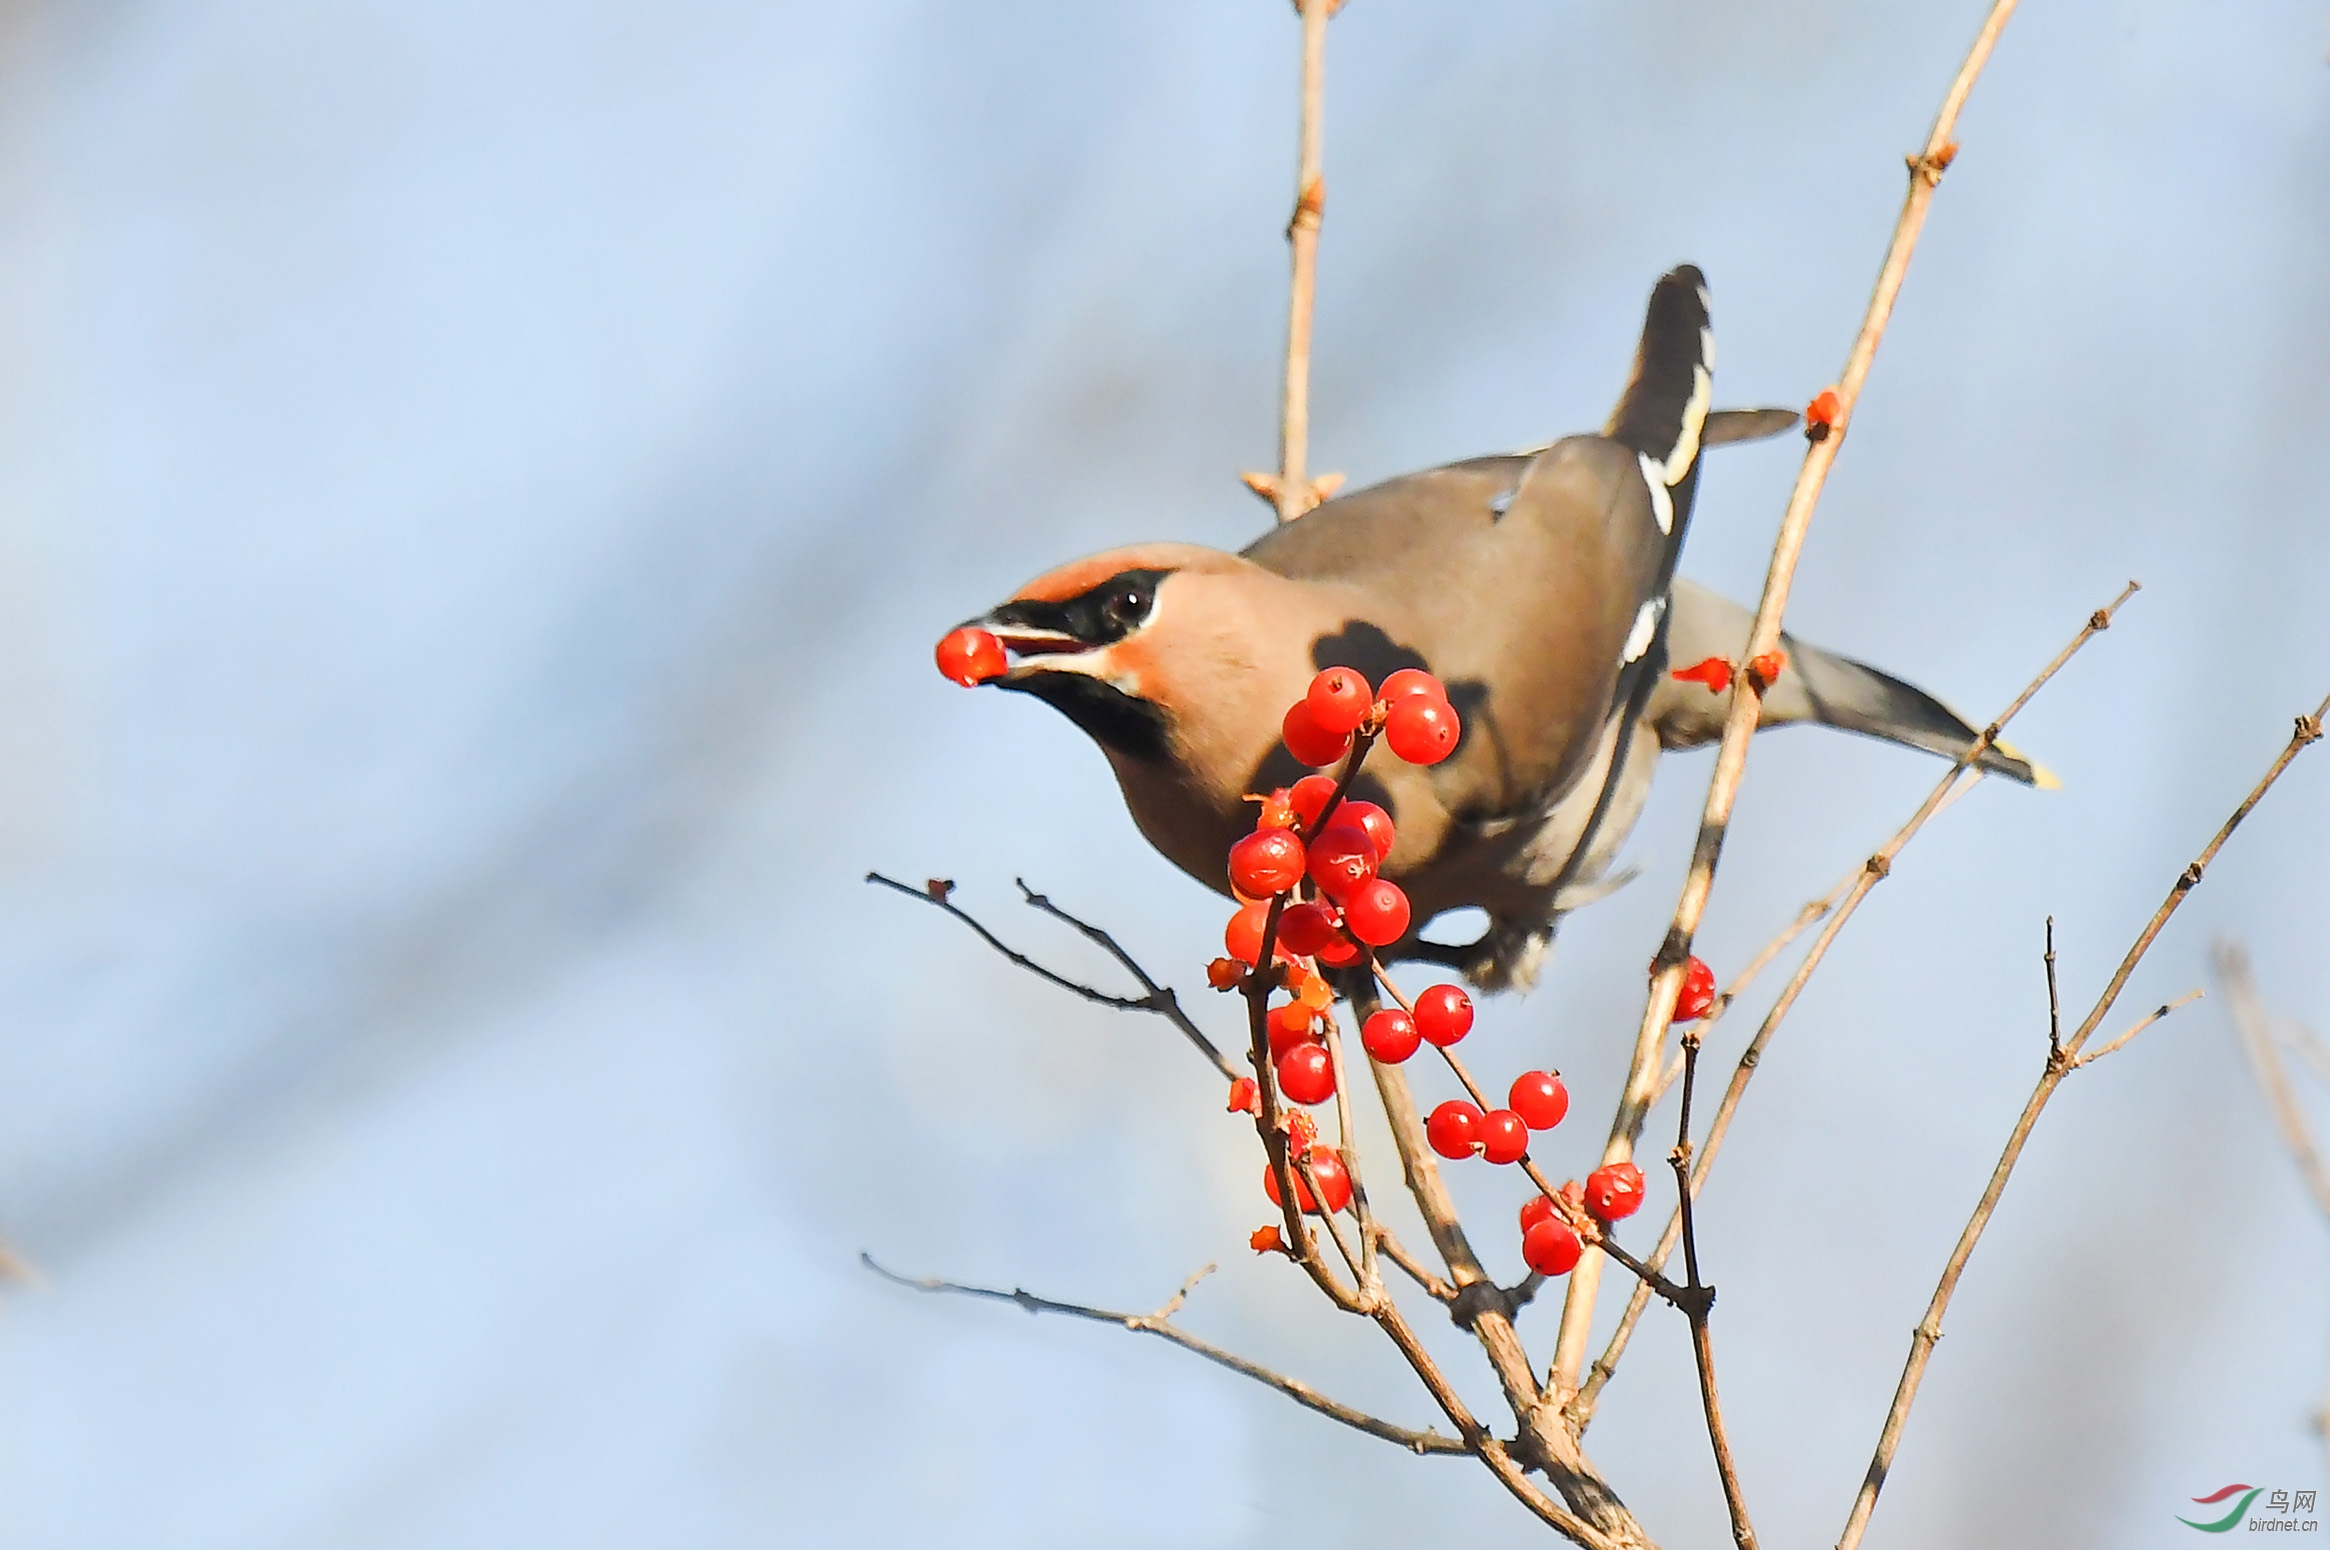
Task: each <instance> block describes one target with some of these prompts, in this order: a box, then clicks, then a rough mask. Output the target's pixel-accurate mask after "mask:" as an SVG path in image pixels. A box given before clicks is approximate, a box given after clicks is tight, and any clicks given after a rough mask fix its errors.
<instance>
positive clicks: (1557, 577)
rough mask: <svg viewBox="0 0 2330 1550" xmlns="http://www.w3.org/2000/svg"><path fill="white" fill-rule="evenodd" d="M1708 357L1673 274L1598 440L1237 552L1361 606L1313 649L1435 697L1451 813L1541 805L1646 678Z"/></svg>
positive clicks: (1428, 485) (1413, 490) (1685, 284)
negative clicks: (1419, 676) (1450, 724)
mask: <svg viewBox="0 0 2330 1550" xmlns="http://www.w3.org/2000/svg"><path fill="white" fill-rule="evenodd" d="M1713 356H1714V341H1713V336H1712V334H1711V333H1710V331H1709V329H1708V326H1707V296H1706V290H1705V286H1704V282H1703V281H1702V279H1701V277H1700V274H1699V271H1698V270H1696V269H1694V268H1691V267H1689V266H1687V265H1686V266H1684V267H1682V268H1679V269H1677V270H1675V271H1674V272H1673V273H1671V274H1669V275H1667V276H1665V277H1664V278H1662V279H1661V280H1660V281H1659V282H1658V284H1657V285H1656V286H1655V287H1654V288H1653V290H1652V292H1651V299H1650V305H1649V308H1648V311H1647V314H1646V316H1645V319H1644V323H1643V332H1642V342H1641V345H1640V347H1639V349H1638V350H1637V352H1636V356H1635V363H1634V370H1633V374H1632V376H1631V378H1630V380H1629V382H1628V384H1627V387H1626V391H1625V392H1624V393H1623V394H1622V395H1621V396H1620V398H1619V401H1618V407H1617V409H1616V411H1615V412H1614V413H1613V414H1612V416H1611V419H1610V424H1609V426H1608V427H1607V429H1606V431H1605V433H1604V434H1602V435H1599V436H1572V437H1569V438H1567V439H1565V440H1563V441H1558V442H1555V443H1554V444H1553V445H1551V446H1549V447H1547V448H1545V449H1544V450H1543V451H1542V452H1539V453H1537V454H1535V455H1534V456H1532V457H1530V458H1528V459H1526V460H1525V461H1524V460H1520V459H1513V458H1477V459H1474V460H1472V461H1470V462H1466V463H1455V464H1450V465H1449V466H1447V467H1445V468H1439V469H1433V470H1431V471H1429V472H1426V473H1421V474H1411V475H1408V476H1406V477H1404V478H1400V479H1394V480H1391V481H1389V482H1387V483H1385V484H1381V485H1377V486H1374V487H1373V488H1371V489H1367V490H1362V491H1359V492H1357V493H1355V494H1352V495H1348V496H1344V497H1342V498H1341V499H1339V500H1333V501H1329V502H1327V503H1326V504H1325V505H1323V506H1320V507H1319V508H1317V509H1316V510H1314V511H1312V512H1310V513H1308V514H1307V515H1305V516H1303V517H1301V518H1299V519H1297V520H1296V521H1294V522H1291V523H1287V524H1285V525H1284V526H1282V527H1280V528H1278V529H1276V530H1275V531H1273V532H1271V533H1269V534H1266V535H1265V536H1264V537H1263V538H1262V539H1260V540H1259V541H1258V542H1256V543H1255V544H1254V545H1253V546H1252V547H1250V548H1249V549H1247V550H1246V558H1248V559H1250V560H1252V561H1254V562H1255V563H1256V564H1258V565H1261V566H1262V567H1264V568H1265V569H1268V570H1271V571H1274V572H1276V573H1278V574H1279V575H1282V576H1286V577H1288V578H1290V579H1293V580H1297V581H1310V582H1332V583H1339V584H1342V585H1344V586H1347V587H1348V588H1350V589H1351V591H1352V593H1353V594H1354V595H1356V596H1358V597H1360V598H1362V599H1364V600H1365V609H1366V612H1367V614H1368V617H1367V618H1366V619H1364V620H1358V621H1354V627H1353V628H1351V629H1348V630H1347V631H1346V632H1345V637H1344V638H1341V639H1338V640H1336V641H1334V642H1333V643H1332V649H1334V650H1335V652H1336V654H1337V660H1339V661H1343V662H1347V663H1348V664H1349V665H1350V666H1353V667H1356V668H1359V669H1360V670H1361V671H1364V672H1367V673H1369V674H1370V676H1372V677H1377V678H1379V679H1380V677H1381V675H1382V674H1383V673H1384V672H1388V671H1390V670H1391V669H1392V668H1395V667H1400V666H1409V665H1421V666H1424V667H1427V668H1429V669H1430V670H1431V671H1432V672H1434V673H1435V674H1437V675H1438V676H1439V677H1440V679H1441V680H1442V681H1443V682H1444V683H1446V684H1447V685H1448V686H1449V691H1450V697H1451V698H1452V699H1453V700H1454V701H1455V703H1456V706H1457V709H1458V710H1459V712H1460V713H1462V714H1463V716H1464V719H1465V721H1466V724H1467V727H1468V729H1469V730H1468V735H1467V739H1466V746H1465V747H1464V748H1463V749H1461V750H1460V752H1459V754H1458V756H1457V757H1456V758H1454V759H1451V760H1450V761H1448V763H1446V764H1444V765H1442V766H1440V767H1439V768H1438V769H1437V770H1435V772H1434V775H1433V784H1434V787H1435V789H1436V791H1437V792H1438V793H1439V795H1440V797H1441V799H1442V801H1443V803H1444V805H1445V806H1446V807H1447V808H1448V810H1449V811H1450V812H1451V813H1455V814H1458V815H1461V816H1464V817H1467V818H1472V819H1491V818H1502V817H1513V816H1519V815H1522V814H1525V813H1528V812H1532V811H1537V810H1541V809H1542V808H1543V806H1544V805H1545V804H1547V803H1549V802H1551V801H1552V800H1554V799H1555V798H1557V797H1558V796H1560V795H1561V793H1562V792H1563V791H1564V790H1565V789H1566V788H1567V786H1568V784H1569V783H1570V782H1571V781H1572V780H1574V779H1575V777H1576V776H1577V774H1578V772H1579V770H1580V769H1581V768H1582V767H1583V765H1584V764H1585V763H1587V762H1588V761H1589V760H1590V758H1591V756H1592V753H1593V750H1594V748H1595V746H1596V744H1597V742H1598V740H1599V737H1600V734H1601V730H1602V728H1603V726H1604V725H1605V724H1606V723H1607V721H1608V720H1609V718H1610V716H1611V714H1612V713H1613V711H1614V710H1615V709H1617V708H1619V707H1621V706H1623V705H1625V704H1626V703H1628V701H1629V699H1630V697H1631V696H1632V694H1633V692H1634V691H1635V690H1636V689H1637V688H1638V687H1639V686H1640V684H1641V683H1642V681H1643V675H1644V674H1646V673H1649V672H1655V671H1656V662H1657V658H1658V652H1657V650H1656V649H1655V648H1656V645H1657V643H1658V640H1659V637H1660V627H1661V621H1662V616H1663V614H1664V611H1665V607H1666V601H1665V599H1666V591H1667V587H1668V584H1669V582H1670V580H1671V579H1672V577H1673V574H1674V567H1675V561H1676V558H1677V557H1678V556H1679V554H1680V553H1681V550H1682V543H1683V537H1684V532H1685V529H1686V526H1687V524H1688V522H1689V518H1690V510H1691V497H1692V494H1693V492H1694V490H1695V489H1696V487H1697V480H1698V449H1699V439H1700V432H1701V429H1702V428H1703V426H1704V424H1705V421H1706V416H1707V408H1708V397H1709V394H1710V391H1711V379H1710V370H1711V368H1712V366H1713ZM1516 468H1517V470H1518V477H1517V478H1516V477H1515V474H1516ZM1508 491H1509V492H1510V495H1509V498H1507V494H1506V492H1508Z"/></svg>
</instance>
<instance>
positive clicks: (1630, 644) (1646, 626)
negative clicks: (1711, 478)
mask: <svg viewBox="0 0 2330 1550" xmlns="http://www.w3.org/2000/svg"><path fill="white" fill-rule="evenodd" d="M1651 488H1653V489H1657V488H1658V487H1657V486H1656V485H1653V486H1652V487H1651ZM1666 611H1667V600H1666V599H1665V598H1663V597H1654V598H1652V599H1651V600H1650V601H1649V602H1647V603H1645V604H1643V605H1642V606H1641V607H1640V608H1638V609H1636V610H1635V613H1634V628H1633V629H1632V630H1630V631H1628V632H1627V636H1626V655H1625V658H1624V660H1625V661H1628V662H1633V661H1638V660H1640V658H1641V656H1642V654H1643V653H1644V652H1646V651H1648V650H1650V642H1651V637H1652V636H1654V635H1656V634H1658V629H1659V616H1660V615H1662V614H1664V613H1665V612H1666Z"/></svg>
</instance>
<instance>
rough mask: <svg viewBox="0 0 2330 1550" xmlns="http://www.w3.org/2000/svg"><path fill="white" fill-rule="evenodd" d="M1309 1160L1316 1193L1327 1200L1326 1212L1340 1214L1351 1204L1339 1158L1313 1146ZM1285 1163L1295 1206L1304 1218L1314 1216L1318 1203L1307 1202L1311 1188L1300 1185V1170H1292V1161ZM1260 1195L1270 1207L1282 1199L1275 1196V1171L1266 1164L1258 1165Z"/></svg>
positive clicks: (1326, 1148)
mask: <svg viewBox="0 0 2330 1550" xmlns="http://www.w3.org/2000/svg"><path fill="white" fill-rule="evenodd" d="M1310 1156H1311V1175H1312V1176H1313V1177H1314V1178H1316V1179H1317V1180H1318V1181H1319V1193H1321V1194H1323V1195H1325V1196H1326V1197H1327V1209H1328V1210H1330V1211H1340V1210H1342V1209H1343V1208H1344V1207H1345V1206H1347V1205H1349V1204H1351V1175H1350V1173H1349V1172H1348V1171H1347V1170H1346V1169H1345V1168H1344V1166H1343V1159H1342V1157H1341V1156H1340V1155H1339V1154H1338V1153H1337V1152H1336V1151H1335V1149H1334V1148H1333V1147H1331V1146H1314V1147H1312V1148H1311V1153H1310ZM1286 1161H1287V1167H1288V1170H1289V1171H1290V1172H1292V1173H1293V1174H1294V1202H1295V1204H1296V1205H1298V1206H1300V1207H1302V1208H1303V1211H1304V1212H1305V1213H1306V1214H1309V1215H1315V1214H1317V1212H1318V1209H1319V1203H1318V1202H1317V1201H1316V1200H1314V1199H1312V1198H1311V1187H1310V1186H1309V1185H1308V1184H1305V1183H1304V1182H1303V1174H1302V1169H1300V1168H1298V1167H1295V1166H1294V1159H1293V1158H1292V1157H1289V1158H1287V1160H1286ZM1262 1193H1264V1194H1265V1195H1268V1196H1269V1197H1270V1203H1271V1204H1272V1205H1277V1204H1278V1203H1279V1202H1280V1201H1281V1200H1283V1199H1285V1198H1286V1197H1284V1196H1283V1195H1281V1194H1279V1192H1278V1170H1277V1169H1276V1168H1273V1167H1271V1166H1270V1164H1268V1163H1264V1164H1263V1165H1262Z"/></svg>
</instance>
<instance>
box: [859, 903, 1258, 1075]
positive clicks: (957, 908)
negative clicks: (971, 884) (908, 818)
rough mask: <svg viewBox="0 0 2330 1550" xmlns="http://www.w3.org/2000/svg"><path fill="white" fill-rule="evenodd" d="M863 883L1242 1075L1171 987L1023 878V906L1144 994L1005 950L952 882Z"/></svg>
mask: <svg viewBox="0 0 2330 1550" xmlns="http://www.w3.org/2000/svg"><path fill="white" fill-rule="evenodd" d="M866 881H867V882H869V883H875V884H879V885H880V886H881V887H884V888H888V889H890V890H891V891H892V892H894V893H902V894H904V895H906V897H908V898H909V899H920V900H921V901H922V902H923V903H925V904H928V905H931V906H933V907H934V908H937V909H942V910H944V911H946V912H947V913H948V914H949V915H952V916H954V917H955V919H957V920H959V921H961V922H962V923H963V924H964V925H966V926H969V927H970V928H971V929H972V930H973V931H975V932H977V933H978V935H979V940H981V941H982V942H985V943H986V944H987V945H988V946H989V947H992V948H994V949H995V950H996V951H997V952H999V953H1001V954H1002V955H1003V956H1004V957H1005V958H1007V959H1009V960H1010V961H1011V962H1013V963H1014V964H1017V965H1018V966H1019V967H1020V968H1023V969H1025V970H1027V971H1028V973H1030V974H1033V975H1034V976H1035V977H1036V978H1038V979H1040V980H1042V981H1044V982H1045V983H1046V984H1049V985H1057V986H1058V987H1059V988H1060V989H1062V990H1065V991H1068V992H1070V993H1072V994H1074V995H1079V996H1082V997H1083V998H1084V999H1085V1000H1087V1001H1089V1002H1091V1003H1093V1005H1095V1006H1105V1007H1110V1008H1112V1009H1114V1010H1116V1011H1119V1012H1150V1013H1154V1014H1155V1015H1156V1016H1159V1017H1162V1018H1164V1019H1165V1020H1166V1021H1167V1022H1169V1023H1171V1024H1172V1025H1173V1026H1174V1027H1176V1028H1178V1029H1180V1030H1181V1032H1182V1036H1183V1037H1185V1038H1187V1039H1188V1040H1189V1042H1190V1043H1191V1044H1193V1045H1195V1046H1197V1050H1198V1052H1199V1053H1200V1054H1202V1055H1204V1056H1205V1058H1206V1059H1208V1060H1210V1061H1212V1062H1213V1064H1214V1069H1215V1070H1217V1071H1219V1072H1221V1074H1222V1076H1223V1077H1224V1078H1225V1079H1227V1080H1229V1081H1236V1080H1237V1079H1238V1077H1239V1076H1241V1075H1243V1073H1242V1072H1240V1071H1239V1070H1238V1068H1237V1067H1236V1066H1233V1065H1231V1064H1230V1062H1229V1059H1228V1057H1226V1056H1224V1055H1223V1054H1222V1052H1221V1051H1220V1050H1219V1049H1217V1048H1215V1047H1214V1041H1213V1040H1211V1039H1209V1038H1207V1037H1206V1036H1205V1034H1204V1033H1203V1032H1202V1031H1201V1030H1200V1029H1199V1028H1198V1026H1197V1024H1195V1023H1193V1022H1191V1021H1190V1020H1189V1014H1188V1013H1187V1012H1184V1011H1183V1010H1181V1002H1180V999H1179V998H1178V997H1176V996H1175V995H1174V994H1173V990H1172V987H1171V986H1168V985H1160V984H1158V983H1157V982H1156V981H1155V980H1153V979H1151V978H1149V974H1148V971H1147V970H1145V969H1143V968H1142V967H1141V966H1140V965H1139V964H1138V963H1135V962H1134V961H1133V957H1132V955H1131V954H1130V953H1127V952H1126V951H1125V950H1124V949H1123V948H1122V947H1119V946H1118V945H1117V942H1116V938H1114V937H1112V936H1110V935H1109V934H1108V933H1107V932H1106V931H1103V930H1101V929H1100V927H1098V926H1095V925H1093V924H1091V923H1090V922H1088V921H1083V920H1079V919H1077V918H1076V917H1075V916H1074V915H1071V914H1069V913H1068V912H1067V911H1066V910H1064V909H1062V908H1060V907H1059V906H1058V905H1057V904H1054V903H1053V902H1052V901H1051V900H1049V899H1047V898H1045V897H1044V896H1043V895H1042V894H1040V893H1036V892H1033V891H1032V890H1030V889H1029V887H1028V885H1027V883H1026V882H1025V881H1024V880H1021V879H1014V881H1017V882H1019V891H1020V892H1021V893H1022V894H1025V895H1026V896H1027V902H1028V903H1029V904H1031V905H1033V906H1034V907H1035V908H1037V909H1039V910H1042V911H1043V912H1044V913H1045V914H1047V915H1050V916H1052V917H1053V918H1054V919H1056V920H1064V921H1066V922H1067V923H1068V924H1069V925H1071V926H1074V927H1075V928H1076V929H1077V930H1079V931H1081V932H1083V933H1084V934H1085V935H1086V936H1087V937H1090V938H1091V939H1092V940H1093V941H1095V942H1098V943H1099V944H1100V945H1101V946H1102V947H1105V948H1107V949H1108V951H1109V953H1110V955H1111V956H1113V957H1114V958H1115V959H1116V961H1117V962H1119V963H1121V964H1123V965H1124V966H1125V967H1126V968H1127V969H1130V970H1131V971H1132V974H1133V977H1134V978H1135V979H1137V980H1139V981H1140V982H1141V989H1142V991H1143V992H1144V993H1143V994H1141V995H1138V996H1118V995H1112V994H1110V993H1109V992H1108V991H1105V990H1099V989H1096V988H1094V987H1093V986H1090V985H1087V984H1085V983H1083V982H1082V981H1081V980H1072V979H1070V978H1068V976H1067V975H1065V974H1061V973H1058V972H1056V971H1054V970H1051V969H1047V968H1045V967H1044V966H1043V965H1042V964H1040V963H1038V962H1036V961H1035V960H1034V959H1033V958H1030V957H1029V956H1028V955H1027V954H1025V953H1023V952H1018V951H1015V950H1014V949H1012V948H1010V947H1007V946H1005V945H1004V942H1003V939H1002V938H1000V937H998V936H997V935H996V934H995V933H994V932H992V931H990V930H988V929H987V926H986V924H985V923H984V922H983V921H981V920H980V919H979V918H978V917H977V916H976V915H973V914H972V913H971V912H970V911H969V910H966V909H964V908H963V907H962V906H961V905H959V904H957V903H955V901H954V884H952V883H945V882H937V881H934V882H932V883H931V884H930V885H929V886H928V887H924V888H916V887H912V886H910V885H909V884H906V883H902V882H900V881H898V880H897V879H896V878H894V877H884V876H883V875H882V874H881V873H879V872H868V873H867V874H866Z"/></svg>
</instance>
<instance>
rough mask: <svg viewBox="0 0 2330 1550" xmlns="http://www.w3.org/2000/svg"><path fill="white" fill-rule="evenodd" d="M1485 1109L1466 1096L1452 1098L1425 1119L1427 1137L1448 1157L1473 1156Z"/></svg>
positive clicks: (1433, 1147)
mask: <svg viewBox="0 0 2330 1550" xmlns="http://www.w3.org/2000/svg"><path fill="white" fill-rule="evenodd" d="M1480 1124H1481V1111H1480V1110H1478V1109H1476V1108H1474V1107H1473V1106H1472V1105H1471V1104H1469V1103H1467V1102H1465V1101H1464V1100H1463V1099H1462V1098H1451V1099H1449V1100H1448V1101H1447V1102H1446V1103H1444V1104H1442V1105H1440V1107H1438V1108H1436V1109H1434V1110H1433V1111H1432V1113H1431V1115H1430V1116H1429V1117H1427V1118H1426V1119H1425V1121H1424V1139H1425V1140H1427V1141H1429V1142H1431V1143H1432V1150H1433V1151H1435V1152H1438V1153H1439V1154H1440V1155H1441V1156H1443V1157H1447V1158H1460V1157H1470V1156H1471V1155H1472V1144H1473V1142H1474V1141H1475V1140H1476V1139H1477V1138H1478V1137H1479V1135H1480Z"/></svg>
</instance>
